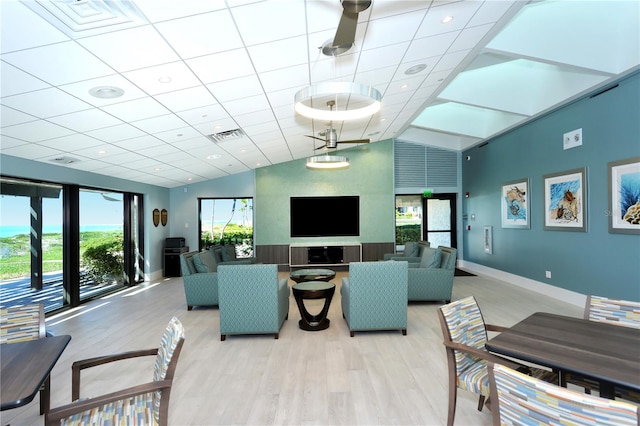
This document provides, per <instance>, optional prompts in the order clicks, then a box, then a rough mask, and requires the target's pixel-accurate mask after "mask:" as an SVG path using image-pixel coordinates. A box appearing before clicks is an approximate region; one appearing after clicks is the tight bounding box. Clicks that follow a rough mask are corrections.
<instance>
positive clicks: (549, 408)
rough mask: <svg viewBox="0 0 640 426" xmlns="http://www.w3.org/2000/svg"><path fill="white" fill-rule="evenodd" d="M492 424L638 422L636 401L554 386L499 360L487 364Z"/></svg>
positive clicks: (615, 425) (613, 425)
mask: <svg viewBox="0 0 640 426" xmlns="http://www.w3.org/2000/svg"><path fill="white" fill-rule="evenodd" d="M489 377H490V381H491V401H493V402H494V404H496V403H497V407H495V406H494V407H492V412H493V424H494V425H501V424H506V425H512V424H527V425H547V424H573V425H599V426H623V425H634V426H637V425H638V424H639V423H638V409H639V407H638V406H637V405H634V404H631V403H627V402H622V401H618V400H611V399H604V398H600V397H597V396H592V395H587V394H584V393H582V392H575V391H572V390H568V389H566V388H562V387H560V386H556V385H554V384H551V383H547V382H545V381H542V380H539V379H536V378H534V377H531V376H528V375H525V374H522V373H519V372H517V371H515V370H512V369H510V368H507V367H505V366H502V365H499V364H493V363H490V364H489Z"/></svg>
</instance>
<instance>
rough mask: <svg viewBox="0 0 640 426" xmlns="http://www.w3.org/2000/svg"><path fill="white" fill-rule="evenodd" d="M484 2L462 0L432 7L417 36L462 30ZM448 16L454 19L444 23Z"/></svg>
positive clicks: (430, 35)
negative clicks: (443, 20)
mask: <svg viewBox="0 0 640 426" xmlns="http://www.w3.org/2000/svg"><path fill="white" fill-rule="evenodd" d="M482 3H483V2H480V1H461V2H455V3H448V4H445V5H440V6H434V7H431V8H430V9H429V11H428V12H427V15H426V16H425V19H424V21H423V22H422V25H421V26H420V29H419V30H418V32H417V33H416V38H424V37H433V36H436V35H439V34H444V33H450V32H458V31H460V30H462V29H463V28H465V27H466V26H467V24H468V23H469V21H470V20H471V18H472V17H473V15H474V14H475V13H476V12H477V11H478V9H479V8H480V6H481V5H482ZM447 16H452V17H453V20H452V21H450V22H447V23H442V19H444V18H445V17H447Z"/></svg>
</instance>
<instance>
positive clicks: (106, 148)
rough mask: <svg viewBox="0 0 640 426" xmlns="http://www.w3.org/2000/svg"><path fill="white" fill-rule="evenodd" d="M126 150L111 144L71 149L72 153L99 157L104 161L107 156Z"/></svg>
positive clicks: (87, 156) (123, 152)
mask: <svg viewBox="0 0 640 426" xmlns="http://www.w3.org/2000/svg"><path fill="white" fill-rule="evenodd" d="M126 153H127V151H126V150H124V149H122V148H120V147H117V146H115V145H112V144H102V145H96V146H92V147H89V148H82V149H77V150H75V151H73V154H74V155H81V156H83V157H86V158H91V159H94V160H96V159H100V160H101V161H105V160H106V159H107V158H109V157H113V156H114V155H120V154H126Z"/></svg>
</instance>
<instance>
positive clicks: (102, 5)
mask: <svg viewBox="0 0 640 426" xmlns="http://www.w3.org/2000/svg"><path fill="white" fill-rule="evenodd" d="M22 3H23V4H24V5H25V6H27V7H28V8H30V9H31V10H33V11H34V12H36V13H37V14H38V15H40V16H41V17H42V18H44V19H45V20H47V22H49V23H50V24H52V25H53V26H55V27H56V28H58V29H59V30H60V31H62V32H63V33H65V34H66V35H68V36H69V37H71V38H76V37H87V36H92V35H97V34H102V33H106V32H110V31H116V30H122V29H125V28H131V27H135V26H139V25H144V24H147V23H148V21H147V20H146V19H145V17H144V15H143V14H142V13H141V12H140V10H139V9H138V8H137V7H136V6H135V4H134V3H133V2H132V1H124V0H59V1H43V0H22Z"/></svg>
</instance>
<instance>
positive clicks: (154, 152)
mask: <svg viewBox="0 0 640 426" xmlns="http://www.w3.org/2000/svg"><path fill="white" fill-rule="evenodd" d="M136 152H137V153H138V154H140V155H144V156H146V157H150V158H154V159H156V160H157V159H158V157H157V156H158V155H164V154H178V153H180V150H179V149H177V148H176V147H174V146H173V145H171V144H168V143H164V144H162V145H158V146H154V147H152V148H145V149H136ZM158 161H159V160H158Z"/></svg>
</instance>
